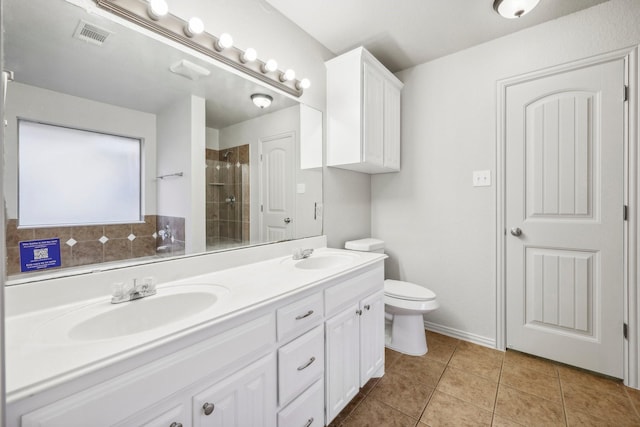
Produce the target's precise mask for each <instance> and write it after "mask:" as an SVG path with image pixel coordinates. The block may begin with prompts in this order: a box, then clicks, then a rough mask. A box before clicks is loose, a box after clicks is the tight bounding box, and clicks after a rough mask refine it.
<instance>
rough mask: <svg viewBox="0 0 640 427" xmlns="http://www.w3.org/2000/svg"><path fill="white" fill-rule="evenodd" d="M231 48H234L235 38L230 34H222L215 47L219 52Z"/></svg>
mask: <svg viewBox="0 0 640 427" xmlns="http://www.w3.org/2000/svg"><path fill="white" fill-rule="evenodd" d="M231 46H233V37H231V34H229V33H222V34H220V38H219V39H218V41H216V42H215V44H214V45H213V47H215V49H216V50H217V51H218V52H222V51H223V50H225V49H229V48H230V47H231Z"/></svg>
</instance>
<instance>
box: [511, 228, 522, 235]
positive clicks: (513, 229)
mask: <svg viewBox="0 0 640 427" xmlns="http://www.w3.org/2000/svg"><path fill="white" fill-rule="evenodd" d="M510 231H511V235H512V236H516V237H520V236H522V230H520V229H519V228H518V227H515V228H512V229H511V230H510Z"/></svg>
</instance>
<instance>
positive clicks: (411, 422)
mask: <svg viewBox="0 0 640 427" xmlns="http://www.w3.org/2000/svg"><path fill="white" fill-rule="evenodd" d="M417 422H418V420H417V419H413V418H411V417H409V416H408V415H405V414H403V413H402V412H400V411H398V410H396V409H393V408H392V407H390V406H388V405H385V404H384V403H382V402H379V401H377V400H375V399H373V398H368V399H365V400H364V402H362V403H361V404H360V405H359V406H358V407H357V408H356V410H355V411H353V413H352V414H351V415H349V416H348V417H347V419H346V420H345V422H344V423H343V424H342V425H343V426H344V427H382V426H384V427H414V426H415V425H416V423H417Z"/></svg>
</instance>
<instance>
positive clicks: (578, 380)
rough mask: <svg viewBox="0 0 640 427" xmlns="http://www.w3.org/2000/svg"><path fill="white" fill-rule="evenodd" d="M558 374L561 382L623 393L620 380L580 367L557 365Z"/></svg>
mask: <svg viewBox="0 0 640 427" xmlns="http://www.w3.org/2000/svg"><path fill="white" fill-rule="evenodd" d="M558 374H559V376H560V383H561V384H567V383H568V384H573V385H576V386H580V387H584V388H589V389H593V390H598V391H606V392H608V393H615V394H623V393H624V385H623V384H622V381H620V380H614V379H611V378H607V377H603V376H601V375H598V374H594V373H591V372H588V371H584V370H582V369H578V368H572V367H570V366H564V365H559V366H558Z"/></svg>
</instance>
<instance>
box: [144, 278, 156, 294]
mask: <svg viewBox="0 0 640 427" xmlns="http://www.w3.org/2000/svg"><path fill="white" fill-rule="evenodd" d="M142 288H143V289H144V290H145V291H146V292H149V293H151V292H155V291H156V279H155V277H152V276H149V277H145V278H143V279H142Z"/></svg>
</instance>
